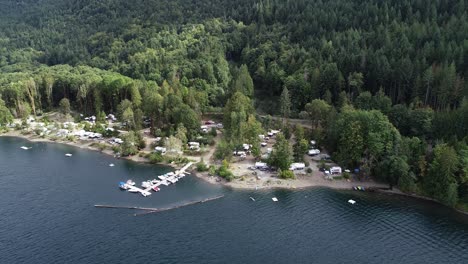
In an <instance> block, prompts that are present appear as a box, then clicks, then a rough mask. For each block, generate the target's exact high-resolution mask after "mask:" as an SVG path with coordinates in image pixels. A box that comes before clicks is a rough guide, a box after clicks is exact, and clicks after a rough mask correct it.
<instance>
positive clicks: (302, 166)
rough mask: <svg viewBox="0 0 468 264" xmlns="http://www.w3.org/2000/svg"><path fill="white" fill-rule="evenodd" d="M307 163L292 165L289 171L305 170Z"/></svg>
mask: <svg viewBox="0 0 468 264" xmlns="http://www.w3.org/2000/svg"><path fill="white" fill-rule="evenodd" d="M305 167H306V166H305V163H302V162H296V163H292V164H291V166H290V167H289V170H292V171H293V170H303V169H305Z"/></svg>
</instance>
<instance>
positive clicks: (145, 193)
mask: <svg viewBox="0 0 468 264" xmlns="http://www.w3.org/2000/svg"><path fill="white" fill-rule="evenodd" d="M141 195H143V196H144V197H146V196H149V195H151V193H150V192H141Z"/></svg>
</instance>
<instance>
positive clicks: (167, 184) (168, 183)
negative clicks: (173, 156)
mask: <svg viewBox="0 0 468 264" xmlns="http://www.w3.org/2000/svg"><path fill="white" fill-rule="evenodd" d="M161 184H163V185H166V186H169V185H170V184H171V183H170V182H168V181H166V180H164V181H162V182H161Z"/></svg>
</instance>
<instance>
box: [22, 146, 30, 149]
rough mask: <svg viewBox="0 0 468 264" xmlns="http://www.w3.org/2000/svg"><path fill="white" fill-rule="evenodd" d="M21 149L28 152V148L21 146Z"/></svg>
mask: <svg viewBox="0 0 468 264" xmlns="http://www.w3.org/2000/svg"><path fill="white" fill-rule="evenodd" d="M21 149H24V150H28V149H30V148H28V147H25V146H22V147H21Z"/></svg>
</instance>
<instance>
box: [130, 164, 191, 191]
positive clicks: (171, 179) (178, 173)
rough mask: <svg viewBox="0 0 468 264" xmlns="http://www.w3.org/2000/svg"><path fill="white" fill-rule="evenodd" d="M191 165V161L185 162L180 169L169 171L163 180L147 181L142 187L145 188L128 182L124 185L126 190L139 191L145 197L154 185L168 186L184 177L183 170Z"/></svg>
mask: <svg viewBox="0 0 468 264" xmlns="http://www.w3.org/2000/svg"><path fill="white" fill-rule="evenodd" d="M192 165H193V162H189V163H187V164H186V165H185V166H184V167H182V169H180V170H176V171H175V172H174V173H170V175H169V176H167V177H165V178H164V180H161V181H155V183H153V181H148V182H149V184H148V185H146V186H144V187H143V188H145V189H142V188H138V187H136V186H133V185H130V184H125V185H124V186H125V187H126V188H127V191H129V192H134V193H137V192H139V193H141V195H143V196H145V197H146V196H149V195H151V190H152V189H153V188H154V187H159V186H160V185H166V186H168V185H170V184H171V183H176V182H177V181H178V180H179V179H181V178H183V177H185V175H186V174H185V171H186V170H187V169H188V168H190V166H192Z"/></svg>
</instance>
